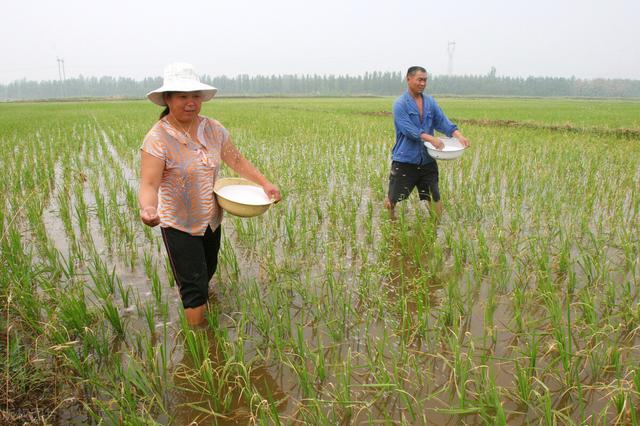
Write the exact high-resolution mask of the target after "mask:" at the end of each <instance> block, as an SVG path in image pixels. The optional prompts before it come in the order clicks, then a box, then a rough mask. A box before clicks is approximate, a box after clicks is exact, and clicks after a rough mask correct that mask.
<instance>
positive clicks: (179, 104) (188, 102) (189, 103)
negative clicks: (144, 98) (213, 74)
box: [165, 92, 202, 124]
mask: <svg viewBox="0 0 640 426" xmlns="http://www.w3.org/2000/svg"><path fill="white" fill-rule="evenodd" d="M165 102H166V103H167V106H168V107H169V111H170V112H171V115H172V116H173V117H175V119H176V120H178V121H179V122H181V123H185V124H186V123H191V122H192V121H193V119H194V118H195V117H197V116H198V114H200V108H202V93H201V92H174V93H171V94H170V95H165Z"/></svg>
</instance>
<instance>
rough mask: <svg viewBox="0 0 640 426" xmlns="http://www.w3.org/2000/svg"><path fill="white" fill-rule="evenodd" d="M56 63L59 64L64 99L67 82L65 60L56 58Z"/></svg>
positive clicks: (59, 76)
mask: <svg viewBox="0 0 640 426" xmlns="http://www.w3.org/2000/svg"><path fill="white" fill-rule="evenodd" d="M56 61H57V62H58V78H59V79H60V87H61V88H62V97H64V96H65V94H64V85H65V83H66V82H67V76H66V74H65V72H64V58H58V57H57V56H56Z"/></svg>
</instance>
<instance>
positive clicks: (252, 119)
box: [0, 98, 640, 424]
mask: <svg viewBox="0 0 640 426" xmlns="http://www.w3.org/2000/svg"><path fill="white" fill-rule="evenodd" d="M391 102H392V100H391V99H387V98H370V99H251V100H246V99H220V100H218V101H215V102H212V103H210V104H207V105H206V107H205V111H204V114H205V115H209V116H213V117H215V118H216V119H218V120H220V121H221V123H223V125H225V126H226V127H227V128H228V129H229V131H230V133H231V134H232V135H233V138H234V143H236V144H237V145H238V147H239V148H240V149H241V151H242V152H243V154H244V155H245V156H246V157H247V158H249V159H251V161H253V162H254V163H255V164H256V165H257V166H258V167H259V168H260V169H261V170H263V171H265V172H266V174H268V175H269V178H270V179H271V180H272V181H273V182H276V183H277V184H279V185H280V188H281V190H282V193H283V194H284V199H283V202H282V203H280V204H279V205H276V206H274V207H272V208H271V209H270V210H269V211H268V212H267V213H266V214H265V215H263V216H260V217H258V218H254V219H248V220H247V219H240V218H235V217H231V216H229V215H227V216H226V218H225V221H224V222H223V225H222V226H223V239H222V250H221V252H220V257H219V269H218V272H217V274H216V277H215V278H214V282H215V298H212V299H211V303H210V305H211V306H210V309H209V312H208V315H207V318H208V326H207V328H206V329H205V330H191V329H189V328H188V327H186V326H185V325H184V324H182V323H181V321H183V319H181V318H180V316H179V315H180V314H179V312H180V310H181V307H180V301H179V297H178V295H177V289H176V287H175V282H174V281H173V278H172V273H171V267H170V264H169V263H168V261H167V259H166V257H165V256H164V251H163V250H164V249H163V248H162V241H161V239H160V238H159V234H158V233H157V231H156V230H155V229H150V228H146V227H143V226H142V225H141V224H140V222H139V220H138V217H137V215H138V211H137V210H138V209H137V201H136V196H135V194H136V185H137V169H138V158H139V153H138V149H139V146H140V141H141V139H142V137H143V136H144V134H145V133H146V131H147V130H148V129H149V127H150V126H151V125H152V124H153V122H154V120H155V118H156V116H157V111H156V110H154V109H153V107H152V106H150V105H146V104H144V103H141V102H110V103H106V102H105V103H100V102H91V103H83V104H78V103H73V102H69V103H64V104H48V103H41V104H0V117H1V118H0V147H2V148H3V153H4V154H3V155H2V156H0V166H2V167H3V171H4V172H5V179H3V180H1V181H0V191H1V192H2V193H3V194H6V196H5V197H4V198H3V199H2V200H0V250H1V254H2V256H0V306H2V315H1V316H0V317H1V318H2V320H1V321H2V324H0V325H2V328H1V329H0V338H1V340H2V342H3V345H2V349H1V350H0V353H2V354H3V355H6V356H5V358H3V360H6V361H4V362H3V363H2V364H3V365H2V367H1V368H2V377H3V384H4V386H3V391H2V392H0V402H1V403H2V404H1V405H2V409H4V410H13V412H18V410H20V409H25V410H28V409H30V408H33V407H30V406H29V405H28V404H27V402H25V401H26V399H25V398H24V395H26V394H27V393H28V392H29V391H30V389H32V388H33V387H37V386H40V387H39V388H38V389H43V390H44V392H41V393H47V392H46V391H47V390H51V392H49V393H48V394H50V395H55V398H51V399H50V400H47V401H48V402H47V403H44V404H40V405H38V409H40V410H41V412H42V413H45V415H50V416H51V417H48V419H49V420H48V421H50V422H52V423H55V422H56V421H59V420H60V418H67V419H68V417H64V416H65V415H66V416H69V415H70V414H69V413H73V411H72V410H69V411H68V412H64V410H65V408H64V407H62V406H61V408H59V409H57V410H56V408H55V407H56V406H57V405H58V404H59V403H60V401H64V400H68V399H69V398H75V400H77V401H78V403H79V404H82V407H84V408H86V410H87V412H88V413H89V414H88V416H89V417H86V418H84V419H79V418H77V419H76V420H77V421H78V422H80V423H82V422H91V421H94V422H100V421H103V422H107V423H118V424H121V423H122V424H149V423H176V424H178V423H190V422H191V421H193V420H196V421H202V422H209V423H213V424H216V423H220V424H222V423H224V422H225V421H226V420H230V419H236V420H237V421H238V422H240V423H242V422H245V423H247V422H250V421H254V422H257V423H262V424H279V423H282V424H288V423H295V422H305V423H308V424H337V423H345V422H346V423H349V422H352V423H354V424H357V423H387V424H451V423H452V422H453V423H457V422H467V423H488V424H507V423H508V424H615V423H616V422H617V423H619V424H637V415H638V412H637V409H634V408H635V407H637V406H638V404H639V403H640V399H639V398H640V373H638V370H639V369H638V359H639V358H640V353H639V352H638V351H639V349H638V347H639V346H638V340H637V330H638V326H639V325H640V305H639V303H638V302H639V301H638V294H639V293H638V283H639V282H640V281H639V278H640V268H638V259H639V253H640V251H639V249H638V235H640V229H639V227H640V223H639V221H638V212H639V211H640V191H638V188H640V172H639V170H640V145H639V144H638V141H637V140H636V139H634V136H633V135H635V134H637V133H633V132H627V133H625V132H622V131H620V132H618V130H620V129H624V128H628V129H635V128H637V125H638V124H637V116H638V103H637V102H636V101H586V100H585V101H583V100H544V101H542V100H536V99H443V100H442V104H443V106H444V107H445V109H446V110H447V111H448V114H449V115H450V117H451V118H452V119H453V120H454V121H457V122H458V123H459V124H460V125H461V126H463V128H464V131H465V134H466V135H468V136H469V137H470V138H471V141H472V147H471V148H470V149H469V151H468V152H466V153H465V155H464V156H463V157H461V158H460V159H459V160H456V161H453V162H441V163H440V164H439V167H440V191H441V193H442V196H443V201H444V203H445V210H444V214H443V216H442V217H441V218H440V220H439V221H436V220H434V218H433V217H432V216H431V215H430V213H429V210H428V209H426V208H425V206H423V205H421V203H419V202H418V200H417V197H416V196H415V195H412V196H411V197H410V198H409V199H408V200H406V201H405V202H403V203H402V204H401V205H399V206H398V209H397V212H396V213H397V219H396V220H395V221H393V222H392V221H390V220H389V218H388V216H387V214H386V211H384V209H383V208H382V200H383V199H384V196H385V192H386V185H387V178H388V172H389V151H390V149H391V145H392V141H393V128H392V122H391V118H390V116H389V114H388V111H389V109H390V105H391ZM594 106H595V107H596V108H594ZM593 111H603V112H606V113H602V114H594V112H593ZM25 116H29V117H34V116H35V117H37V118H38V119H37V120H26V119H25ZM565 123H571V129H570V130H569V129H568V128H563V127H562V125H563V124H565ZM602 135H607V136H606V138H610V139H611V140H605V139H603V136H602ZM625 135H626V136H625ZM629 135H630V136H629ZM16 147H19V148H20V149H17V148H16ZM229 174H230V171H229V170H228V169H226V168H223V169H222V170H221V176H228V175H229ZM132 296H133V299H132ZM133 306H135V310H136V311H137V315H131V316H130V315H128V312H130V311H131V310H132V308H133ZM123 313H124V314H123ZM174 324H177V325H174ZM181 357H182V358H181ZM36 360H37V362H36ZM35 366H37V368H36V367H35ZM258 371H261V372H262V373H260V374H257V372H258ZM23 373H25V374H23ZM26 373H28V374H26ZM268 376H273V378H274V381H273V383H272V382H269V383H268V384H267V383H266V382H265V380H266V379H264V378H265V377H268ZM274 383H277V384H279V386H276V385H274ZM280 388H281V389H280ZM20 395H22V396H23V398H16V396H20ZM57 415H60V418H58V419H57V418H56V416H57ZM71 415H72V416H73V414H71Z"/></svg>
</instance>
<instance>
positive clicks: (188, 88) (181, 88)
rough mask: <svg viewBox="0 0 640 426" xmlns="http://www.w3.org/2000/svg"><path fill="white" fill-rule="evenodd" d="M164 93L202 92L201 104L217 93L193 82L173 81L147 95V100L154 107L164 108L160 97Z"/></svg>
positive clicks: (216, 90) (212, 88)
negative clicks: (154, 105)
mask: <svg viewBox="0 0 640 426" xmlns="http://www.w3.org/2000/svg"><path fill="white" fill-rule="evenodd" d="M164 92H202V102H206V101H210V100H211V99H212V98H213V97H214V96H215V95H216V93H218V89H216V88H215V87H213V86H209V85H208V84H204V83H200V82H197V81H193V80H182V81H180V80H173V81H171V82H170V83H167V84H163V85H162V87H160V88H159V89H156V90H153V91H151V92H149V93H147V99H149V100H150V101H151V102H153V103H154V104H156V105H160V106H166V105H167V104H166V102H165V101H164V97H163V95H162V94H163V93H164Z"/></svg>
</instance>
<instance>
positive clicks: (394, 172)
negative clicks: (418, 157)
mask: <svg viewBox="0 0 640 426" xmlns="http://www.w3.org/2000/svg"><path fill="white" fill-rule="evenodd" d="M416 187H417V188H418V196H419V197H420V199H421V200H426V201H434V202H437V201H440V189H439V188H438V163H436V162H435V161H433V162H431V163H427V164H425V165H421V166H418V165H416V164H409V163H401V162H399V161H393V162H391V173H390V174H389V194H388V197H389V201H391V202H392V203H393V204H395V203H397V202H398V201H402V200H404V199H406V198H408V197H409V195H410V194H411V191H413V188H416Z"/></svg>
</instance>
